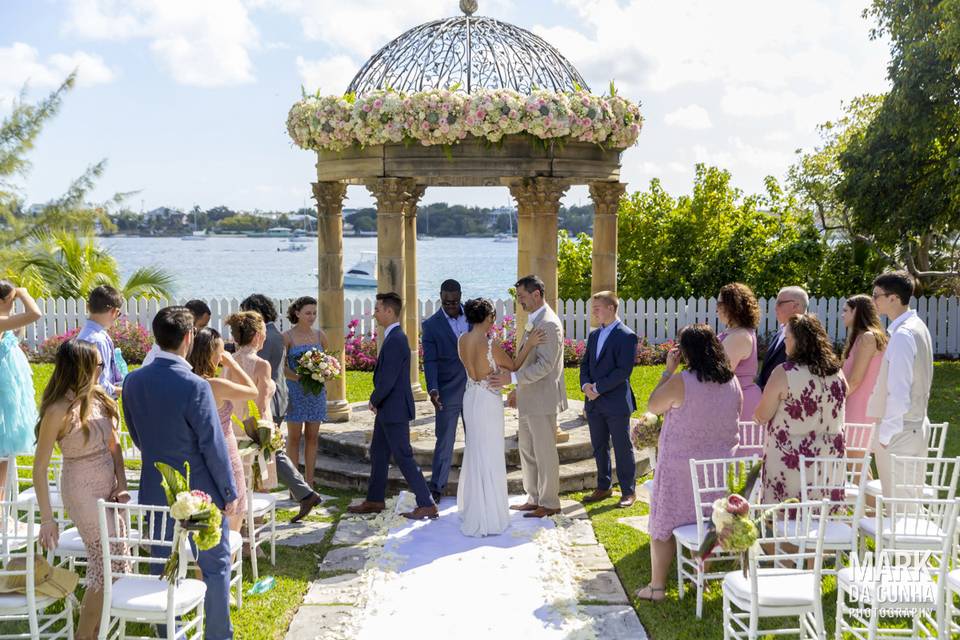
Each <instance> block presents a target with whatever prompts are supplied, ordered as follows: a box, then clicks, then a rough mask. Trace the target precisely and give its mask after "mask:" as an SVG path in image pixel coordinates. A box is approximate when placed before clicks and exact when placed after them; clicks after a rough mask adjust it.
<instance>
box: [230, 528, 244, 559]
mask: <svg viewBox="0 0 960 640" xmlns="http://www.w3.org/2000/svg"><path fill="white" fill-rule="evenodd" d="M227 541H228V542H229V543H230V553H231V554H234V553H236V552H237V551H239V550H240V549H242V548H243V535H242V534H241V533H240V532H239V531H233V530H231V531H230V535H229V536H228V537H227Z"/></svg>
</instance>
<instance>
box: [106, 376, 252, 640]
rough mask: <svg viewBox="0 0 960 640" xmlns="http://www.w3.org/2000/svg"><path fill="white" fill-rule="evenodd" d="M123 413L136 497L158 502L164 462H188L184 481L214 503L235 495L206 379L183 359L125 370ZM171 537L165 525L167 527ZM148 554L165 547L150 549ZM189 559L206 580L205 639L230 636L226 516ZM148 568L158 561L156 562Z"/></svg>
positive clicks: (164, 501) (222, 503)
mask: <svg viewBox="0 0 960 640" xmlns="http://www.w3.org/2000/svg"><path fill="white" fill-rule="evenodd" d="M123 415H124V418H125V419H126V422H127V427H128V429H129V430H130V437H131V438H133V442H134V444H136V445H137V448H139V449H140V451H141V452H142V454H143V467H142V469H141V471H140V498H139V499H140V502H141V503H142V504H150V505H166V504H167V498H166V495H165V493H164V490H163V487H162V486H161V484H160V472H159V471H157V469H156V467H155V466H154V463H156V462H164V463H166V464H168V465H170V466H171V467H173V468H175V469H179V470H180V471H181V472H183V471H184V462H189V463H190V486H191V488H193V489H199V490H201V491H204V492H206V493H208V494H210V497H211V498H212V499H213V502H214V503H215V504H216V505H217V506H218V507H220V508H221V509H223V508H224V506H226V504H227V503H229V502H232V501H234V500H235V499H236V498H237V487H236V484H235V483H234V480H233V469H232V467H231V466H230V456H229V454H228V453H227V444H226V441H225V440H224V439H223V430H222V429H221V428H220V418H219V417H218V415H217V406H216V403H215V401H214V399H213V391H212V390H211V389H210V383H208V382H207V381H206V380H204V379H203V378H201V377H199V376H197V375H195V374H194V373H193V372H192V371H191V370H190V367H189V365H187V364H185V363H183V362H180V361H173V360H170V359H168V358H164V357H159V358H157V359H156V360H154V361H153V362H152V363H151V364H150V366H148V367H141V368H140V369H137V370H136V371H131V372H130V374H129V375H128V376H127V378H126V380H125V381H124V384H123ZM168 531H169V534H170V535H171V536H172V535H173V527H169V528H168ZM153 552H154V553H155V554H157V555H160V554H163V555H166V554H169V549H162V550H161V549H159V548H155V549H154V551H153ZM197 564H198V565H200V570H201V571H202V572H203V581H204V583H206V585H207V596H206V600H205V602H204V615H205V617H206V632H205V637H206V638H210V639H215V640H222V639H226V638H232V637H233V628H232V626H231V624H230V596H229V594H230V549H229V528H228V525H227V519H226V518H224V519H223V535H222V536H221V537H220V544H218V545H217V546H215V547H214V548H212V549H209V550H207V551H201V552H200V553H199V554H198V557H197ZM155 569H156V573H159V571H160V569H161V567H159V566H156V567H155Z"/></svg>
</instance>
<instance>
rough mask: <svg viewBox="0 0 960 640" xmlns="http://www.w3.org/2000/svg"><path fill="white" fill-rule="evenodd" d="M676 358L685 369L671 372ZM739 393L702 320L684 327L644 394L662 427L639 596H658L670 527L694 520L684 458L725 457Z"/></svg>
mask: <svg viewBox="0 0 960 640" xmlns="http://www.w3.org/2000/svg"><path fill="white" fill-rule="evenodd" d="M681 359H682V360H683V361H684V362H685V363H686V370H685V371H683V372H681V373H676V371H677V366H678V365H679V364H680V361H681ZM742 402H743V394H742V393H741V392H740V383H739V382H737V378H736V376H734V375H733V370H732V369H731V368H730V362H729V361H728V360H727V356H726V354H725V353H724V351H723V347H722V346H721V345H720V341H719V340H718V339H717V336H716V335H715V334H714V333H713V329H711V328H710V327H708V326H707V325H705V324H695V325H691V326H689V327H686V328H685V329H684V330H683V331H682V332H681V333H680V345H679V349H674V350H672V351H670V353H669V354H668V355H667V367H666V370H665V371H664V372H663V375H662V376H661V377H660V382H659V384H657V387H656V388H655V389H654V390H653V393H651V394H650V399H649V400H648V401H647V409H648V410H649V411H651V412H653V413H656V414H663V415H664V421H663V429H662V430H661V431H660V442H659V445H658V453H657V468H656V471H655V472H654V474H653V495H652V496H651V498H650V525H649V526H650V564H651V575H650V583H649V584H648V585H647V586H646V587H644V588H643V589H641V590H640V591H638V592H637V597H638V598H639V599H641V600H651V601H654V602H656V601H660V600H663V598H664V589H665V588H666V584H667V574H668V572H669V571H670V565H671V564H672V562H673V559H674V557H675V556H676V540H675V539H674V537H673V530H674V529H676V528H677V527H679V526H682V525H685V524H690V523H692V522H696V521H697V518H698V517H699V515H698V514H697V513H696V509H695V505H694V501H693V486H692V484H691V481H690V458H693V459H695V460H710V459H713V458H726V457H729V456H730V455H731V451H732V450H733V448H734V447H735V446H736V445H737V418H738V417H739V415H740V405H741V404H742Z"/></svg>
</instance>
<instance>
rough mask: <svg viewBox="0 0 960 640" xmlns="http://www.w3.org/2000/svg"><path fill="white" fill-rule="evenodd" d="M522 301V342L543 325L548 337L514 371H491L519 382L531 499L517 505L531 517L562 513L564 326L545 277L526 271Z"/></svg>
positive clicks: (494, 378) (497, 382)
mask: <svg viewBox="0 0 960 640" xmlns="http://www.w3.org/2000/svg"><path fill="white" fill-rule="evenodd" d="M514 286H515V287H516V289H517V302H519V303H520V306H521V307H523V310H524V311H526V312H527V313H528V314H529V316H528V320H527V325H526V326H525V327H524V330H523V338H522V339H521V340H520V348H521V349H522V348H523V343H524V342H525V340H526V337H527V336H528V335H529V334H530V332H531V331H534V330H536V329H543V330H544V333H545V334H546V336H545V339H544V342H542V343H540V344H538V345H537V346H536V347H534V349H533V351H531V352H530V355H528V356H527V359H526V360H525V361H524V363H523V364H522V365H521V367H520V369H518V370H517V371H516V372H514V373H509V372H504V373H497V374H491V376H490V377H489V378H488V380H489V381H490V383H491V384H492V385H493V386H499V387H504V386H506V385H508V384H511V383H513V384H516V385H517V388H516V390H515V391H513V392H512V393H511V394H510V395H511V400H515V401H516V406H517V409H518V413H519V414H520V415H519V428H518V434H517V436H518V439H519V444H520V467H521V469H522V471H523V489H524V491H526V492H527V502H526V504H522V505H514V506H511V507H510V508H511V509H515V510H517V511H526V513H524V514H523V517H525V518H542V517H544V516H552V515H554V514H557V513H560V457H559V455H558V454H557V437H556V428H557V414H558V413H559V412H560V411H563V410H564V409H566V408H567V390H566V385H565V384H564V381H563V327H562V325H561V324H560V318H558V317H557V314H556V313H554V312H553V309H551V308H550V307H549V306H548V305H547V304H546V303H545V302H544V300H543V291H544V286H543V280H541V279H540V278H539V277H537V276H532V275H531V276H525V277H523V278H520V280H518V281H517V283H516V285H514Z"/></svg>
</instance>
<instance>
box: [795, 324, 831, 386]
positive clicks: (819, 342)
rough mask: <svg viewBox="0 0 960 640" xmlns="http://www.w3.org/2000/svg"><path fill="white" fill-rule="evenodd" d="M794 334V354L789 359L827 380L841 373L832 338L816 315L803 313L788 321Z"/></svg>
mask: <svg viewBox="0 0 960 640" xmlns="http://www.w3.org/2000/svg"><path fill="white" fill-rule="evenodd" d="M787 326H788V327H789V328H790V332H791V333H792V334H793V353H788V354H787V359H788V360H790V362H793V363H795V364H799V365H804V366H805V367H807V368H808V369H810V373H812V374H813V375H815V376H818V377H821V378H826V377H827V376H832V375H836V373H837V371H840V359H839V358H837V354H836V353H835V352H834V351H833V344H832V343H831V342H830V336H828V335H827V332H826V331H824V329H823V325H822V324H820V321H819V320H817V317H816V316H815V315H812V314H809V313H801V314H798V315H795V316H793V317H792V318H790V320H788V321H787Z"/></svg>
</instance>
